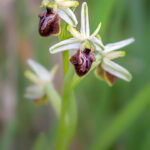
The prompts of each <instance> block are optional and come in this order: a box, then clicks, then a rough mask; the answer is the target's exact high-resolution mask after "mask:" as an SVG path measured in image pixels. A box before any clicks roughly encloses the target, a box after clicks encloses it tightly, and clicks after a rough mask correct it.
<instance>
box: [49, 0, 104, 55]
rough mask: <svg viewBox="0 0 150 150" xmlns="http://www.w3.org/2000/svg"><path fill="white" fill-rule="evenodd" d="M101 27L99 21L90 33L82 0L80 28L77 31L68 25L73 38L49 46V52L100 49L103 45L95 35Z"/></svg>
mask: <svg viewBox="0 0 150 150" xmlns="http://www.w3.org/2000/svg"><path fill="white" fill-rule="evenodd" d="M100 28H101V23H100V24H99V25H98V27H97V29H96V30H95V32H94V33H93V34H92V35H90V27H89V15H88V6H87V3H86V2H84V3H83V4H82V9H81V30H80V32H78V31H77V30H76V29H75V28H74V27H73V26H71V25H69V26H68V31H69V32H70V33H71V35H72V36H73V38H70V39H67V40H64V41H62V42H60V43H58V44H56V45H54V46H52V47H50V48H49V51H50V53H52V54H55V53H58V52H62V51H65V50H78V49H81V50H84V49H85V48H88V49H93V50H95V51H101V50H102V49H103V47H104V45H103V43H102V41H101V40H99V39H98V38H97V37H96V35H97V34H98V32H99V30H100Z"/></svg>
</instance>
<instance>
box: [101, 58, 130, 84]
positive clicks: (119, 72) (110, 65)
mask: <svg viewBox="0 0 150 150" xmlns="http://www.w3.org/2000/svg"><path fill="white" fill-rule="evenodd" d="M102 68H103V69H104V70H105V71H107V72H108V73H110V74H112V75H114V76H116V77H118V78H121V79H123V80H125V81H128V82H129V81H131V79H132V76H131V74H130V73H129V72H128V70H126V69H125V68H123V67H122V66H120V65H118V64H116V63H114V62H112V61H110V60H108V59H104V60H103V63H102Z"/></svg>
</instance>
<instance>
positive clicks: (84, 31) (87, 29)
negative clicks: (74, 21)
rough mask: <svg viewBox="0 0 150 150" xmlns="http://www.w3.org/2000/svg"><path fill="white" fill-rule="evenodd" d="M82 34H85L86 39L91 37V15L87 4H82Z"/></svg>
mask: <svg viewBox="0 0 150 150" xmlns="http://www.w3.org/2000/svg"><path fill="white" fill-rule="evenodd" d="M81 34H83V35H84V37H89V36H90V27H89V14H88V6H87V3H86V2H84V3H83V4H82V9H81Z"/></svg>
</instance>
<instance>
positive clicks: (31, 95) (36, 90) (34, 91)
mask: <svg viewBox="0 0 150 150" xmlns="http://www.w3.org/2000/svg"><path fill="white" fill-rule="evenodd" d="M44 95H45V93H44V91H43V89H42V88H41V87H40V86H34V85H33V86H29V87H28V88H27V89H26V94H25V97H26V98H28V99H32V100H37V99H40V98H42V97H43V96H44Z"/></svg>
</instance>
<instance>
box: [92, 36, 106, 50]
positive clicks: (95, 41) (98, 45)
mask: <svg viewBox="0 0 150 150" xmlns="http://www.w3.org/2000/svg"><path fill="white" fill-rule="evenodd" d="M91 41H92V43H93V45H94V47H95V50H96V51H99V52H101V51H102V50H103V49H104V45H103V43H102V41H101V40H99V39H98V38H96V37H94V38H93V39H92V40H91Z"/></svg>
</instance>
